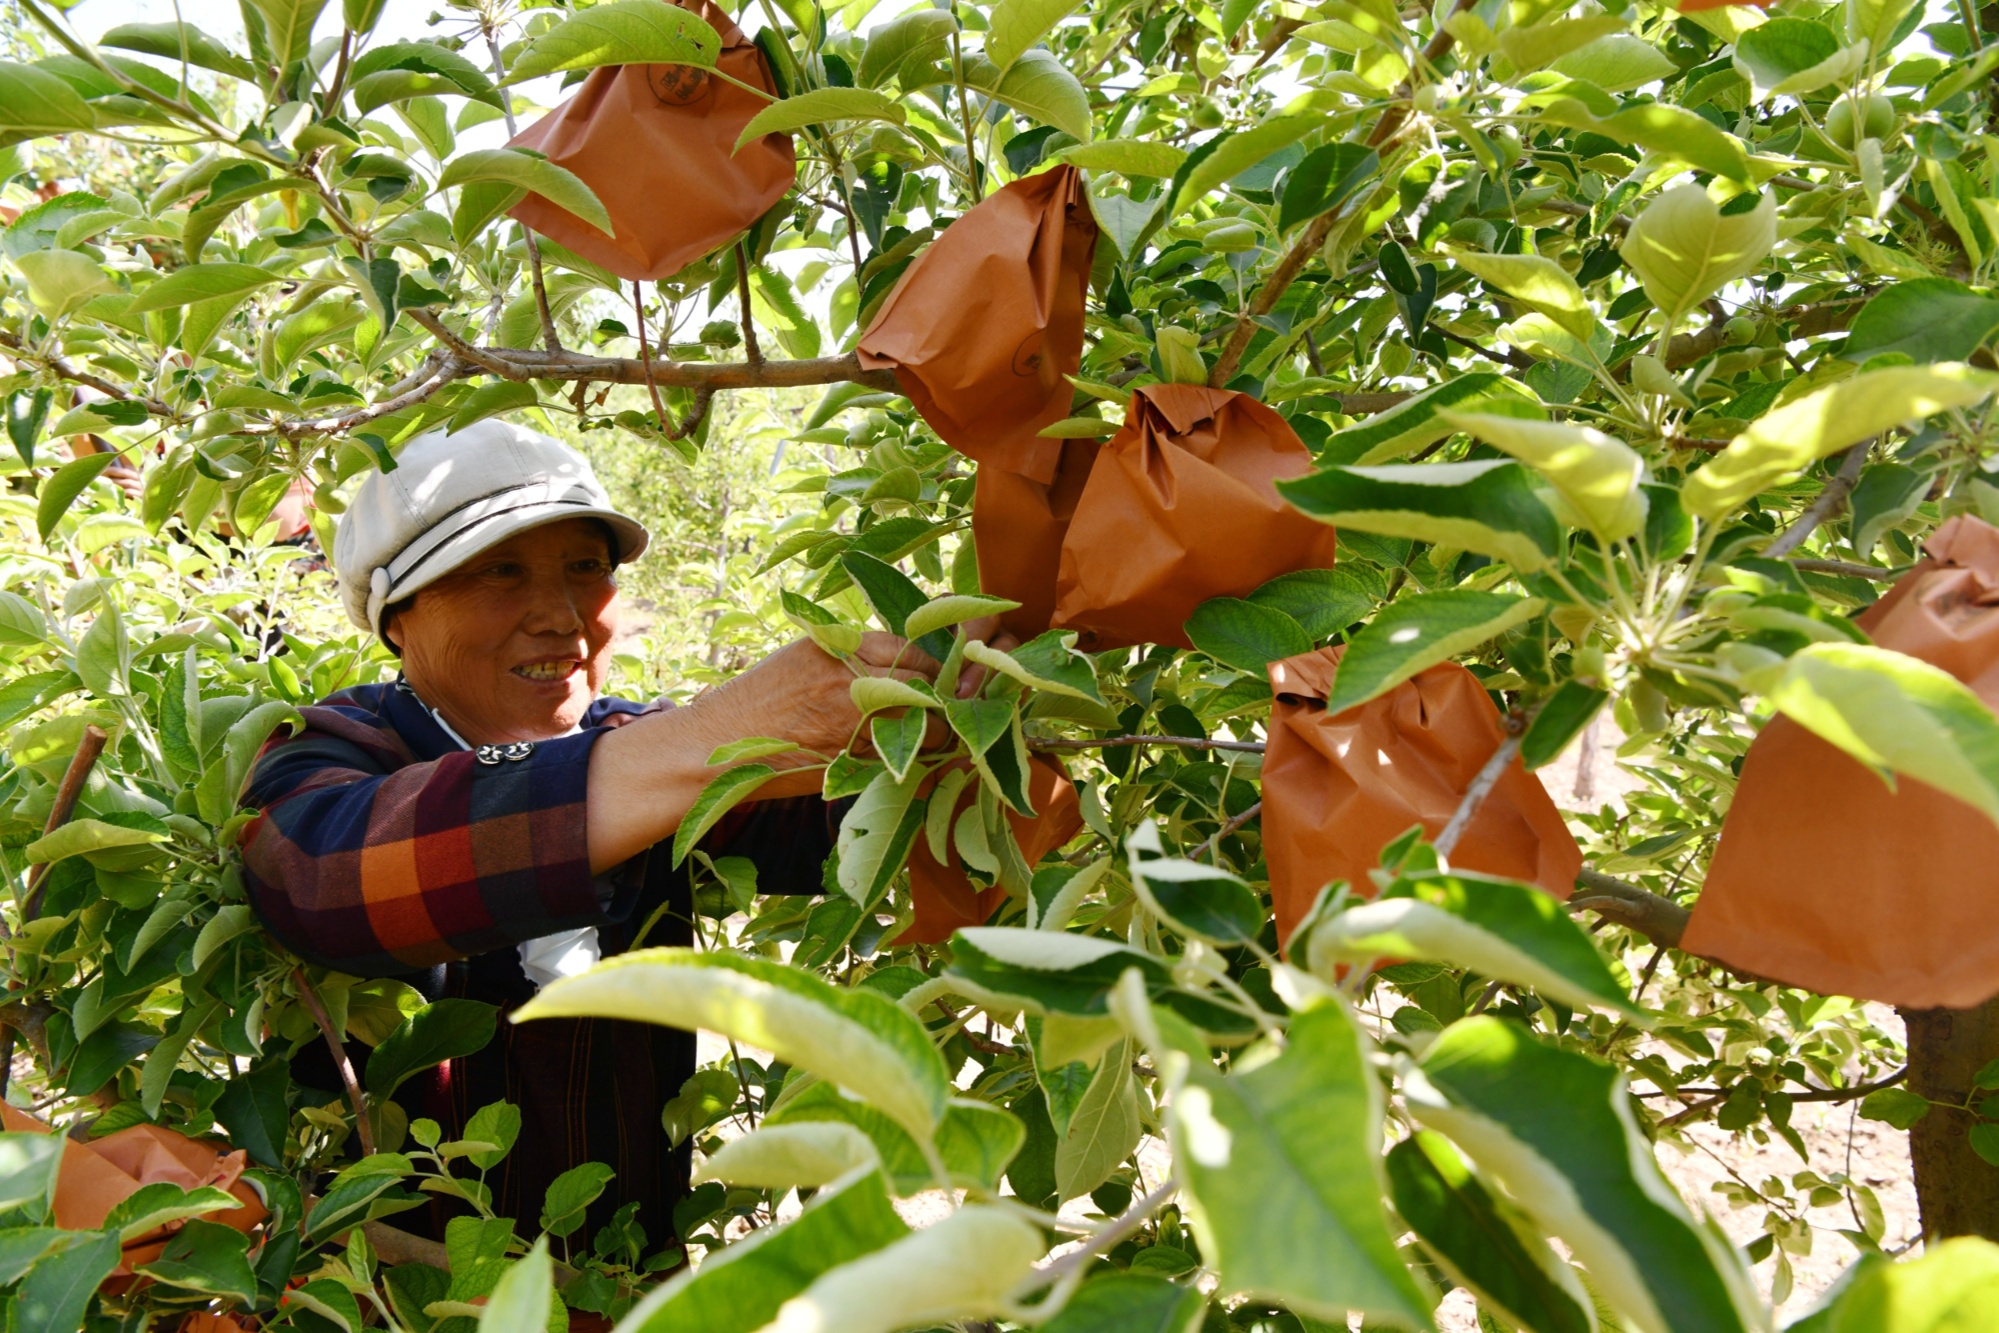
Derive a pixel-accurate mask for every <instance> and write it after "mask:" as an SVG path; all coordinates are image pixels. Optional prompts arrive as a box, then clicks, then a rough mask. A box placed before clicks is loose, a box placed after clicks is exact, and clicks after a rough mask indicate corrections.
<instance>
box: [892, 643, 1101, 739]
mask: <svg viewBox="0 0 1999 1333" xmlns="http://www.w3.org/2000/svg"><path fill="white" fill-rule="evenodd" d="M912 619H913V618H912ZM965 660H966V661H968V662H976V663H978V664H979V665H980V666H984V667H990V668H991V669H993V670H994V671H997V672H999V673H1001V674H1002V675H1005V676H1010V677H1012V678H1013V679H1014V680H1017V681H1019V682H1020V683H1021V684H1023V685H1025V686H1027V687H1028V688H1029V689H1031V690H1041V691H1043V692H1044V693H1047V694H1061V695H1066V696H1068V697H1069V698H1071V699H1087V700H1089V701H1090V702H1091V703H1098V704H1100V703H1103V702H1104V696H1103V693H1102V691H1101V690H1100V689H1099V688H1098V685H1097V669H1096V666H1095V664H1094V663H1093V662H1091V660H1090V657H1089V655H1088V654H1087V653H1080V652H1077V651H1076V635H1075V632H1074V631H1072V630H1054V629H1052V630H1048V631H1046V632H1044V633H1042V634H1039V635H1037V636H1036V637H1034V638H1033V639H1030V640H1029V641H1028V642H1026V643H1024V644H1022V645H1020V647H1018V648H1015V649H1014V650H1013V651H1012V652H1010V653H1004V652H1001V651H1000V650H999V649H997V648H992V647H988V646H987V645H986V644H984V643H982V642H980V641H979V640H977V639H973V640H972V641H971V642H969V643H967V644H966V645H965ZM981 748H983V747H981Z"/></svg>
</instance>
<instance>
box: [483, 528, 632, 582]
mask: <svg viewBox="0 0 1999 1333" xmlns="http://www.w3.org/2000/svg"><path fill="white" fill-rule="evenodd" d="M584 553H588V554H591V555H601V556H603V557H604V558H605V559H606V560H608V561H610V562H611V563H612V564H614V565H615V564H617V563H618V540H617V537H616V535H615V534H614V533H613V532H612V531H611V525H610V524H608V523H606V522H604V521H603V520H602V519H597V518H565V519H561V520H559V521H558V522H554V523H544V524H542V525H541V526H540V527H536V528H529V529H527V531H525V532H516V533H514V534H513V535H512V536H510V537H508V538H506V539H505V540H503V541H497V542H494V543H493V544H492V545H491V546H488V547H487V548H486V549H485V550H483V551H480V552H479V553H478V554H477V555H474V556H472V557H470V558H469V559H467V560H466V561H465V562H464V563H463V564H461V565H460V566H459V567H458V568H457V569H454V570H452V571H451V573H452V574H457V573H459V572H461V571H463V570H466V569H470V568H473V567H475V566H477V565H480V564H482V563H485V562H488V561H491V560H492V559H493V558H494V557H496V556H512V557H515V558H518V559H533V558H535V557H537V556H539V557H543V558H547V557H550V556H567V555H577V554H584ZM450 576H451V575H446V576H445V577H447V578H449V577H450Z"/></svg>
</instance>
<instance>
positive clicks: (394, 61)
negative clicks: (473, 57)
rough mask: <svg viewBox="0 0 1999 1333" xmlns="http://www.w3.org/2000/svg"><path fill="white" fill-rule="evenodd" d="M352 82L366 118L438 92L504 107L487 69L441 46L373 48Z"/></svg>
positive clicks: (400, 44)
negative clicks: (381, 109) (406, 100)
mask: <svg viewBox="0 0 1999 1333" xmlns="http://www.w3.org/2000/svg"><path fill="white" fill-rule="evenodd" d="M398 75H400V76H404V77H402V78H396V77H395V76H398ZM348 77H349V78H350V79H352V80H353V84H352V88H353V93H354V105H355V108H356V109H357V110H359V111H361V112H362V113H363V114H365V113H367V112H369V111H373V110H374V109H375V108H376V107H379V106H385V105H387V104H388V103H389V102H391V101H395V100H399V99H401V98H405V97H422V96H427V95H430V94H435V93H447V94H453V95H458V96H464V97H470V98H472V99H473V100H475V101H479V102H484V103H485V104H486V105H488V106H491V107H493V108H495V109H498V108H499V105H500V95H499V93H498V92H497V91H496V90H495V89H494V87H493V83H492V80H490V79H489V78H487V77H486V72H485V71H484V70H482V69H480V68H479V67H478V66H477V65H475V64H473V63H472V62H471V61H470V60H467V59H466V58H465V57H464V56H462V55H460V54H459V53H458V52H456V51H453V50H451V49H450V48H448V47H444V46H440V45H438V44H437V43H436V42H422V41H418V42H389V43H386V44H385V45H382V46H374V47H370V48H369V49H368V50H367V51H365V52H363V53H362V54H361V55H360V56H359V57H357V58H356V59H355V61H354V66H353V68H352V70H350V71H349V74H348ZM364 88H368V89H370V90H371V91H365V92H364Z"/></svg>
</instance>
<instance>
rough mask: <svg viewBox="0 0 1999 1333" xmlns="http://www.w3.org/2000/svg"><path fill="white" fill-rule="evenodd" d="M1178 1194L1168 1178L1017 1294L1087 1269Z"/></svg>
mask: <svg viewBox="0 0 1999 1333" xmlns="http://www.w3.org/2000/svg"><path fill="white" fill-rule="evenodd" d="M1179 1192H1180V1184H1179V1182H1178V1181H1176V1180H1174V1179H1173V1178H1172V1177H1171V1176H1168V1177H1167V1178H1166V1179H1165V1181H1163V1182H1162V1183H1161V1184H1160V1186H1159V1188H1158V1189H1155V1190H1153V1191H1152V1192H1151V1193H1150V1194H1147V1195H1146V1196H1145V1197H1144V1198H1142V1199H1140V1200H1139V1201H1138V1202H1137V1203H1134V1204H1133V1205H1132V1206H1131V1207H1129V1208H1127V1209H1125V1210H1124V1211H1123V1212H1122V1213H1119V1214H1118V1215H1117V1216H1116V1217H1114V1218H1112V1219H1111V1220H1110V1221H1108V1222H1106V1223H1104V1225H1103V1226H1102V1227H1101V1228H1099V1229H1098V1230H1097V1231H1095V1232H1093V1233H1092V1234H1091V1235H1090V1237H1089V1239H1087V1240H1085V1241H1084V1242H1083V1243H1082V1244H1080V1245H1078V1246H1077V1247H1076V1248H1075V1249H1073V1250H1071V1251H1069V1252H1068V1253H1067V1254H1065V1255H1063V1256H1062V1257H1061V1258H1059V1259H1057V1260H1055V1262H1053V1263H1051V1264H1049V1265H1048V1266H1047V1267H1046V1268H1037V1269H1035V1270H1034V1272H1033V1273H1031V1274H1029V1275H1028V1278H1027V1281H1026V1282H1025V1283H1024V1284H1022V1286H1021V1287H1019V1288H1018V1289H1017V1290H1016V1294H1018V1293H1019V1292H1023V1291H1038V1290H1040V1289H1041V1288H1043V1287H1046V1286H1048V1285H1049V1284H1051V1283H1057V1282H1060V1281H1061V1280H1062V1279H1063V1278H1065V1277H1068V1276H1069V1275H1070V1274H1072V1273H1075V1272H1077V1271H1078V1270H1079V1269H1082V1268H1086V1267H1088V1266H1089V1264H1090V1262H1091V1261H1092V1260H1094V1259H1095V1258H1096V1257H1097V1256H1098V1255H1100V1254H1105V1253H1108V1252H1109V1251H1111V1250H1114V1249H1116V1248H1117V1247H1118V1246H1119V1245H1121V1244H1123V1242H1124V1240H1125V1238H1126V1237H1127V1236H1129V1235H1131V1234H1132V1233H1133V1232H1134V1231H1137V1230H1138V1229H1139V1228H1140V1227H1142V1226H1144V1225H1145V1222H1146V1219H1147V1218H1149V1217H1151V1216H1152V1215H1153V1214H1154V1213H1156V1212H1158V1211H1159V1210H1160V1209H1161V1208H1164V1207H1165V1206H1166V1205H1167V1204H1168V1203H1169V1202H1171V1201H1172V1198H1173V1196H1174V1195H1176V1194H1178V1193H1179Z"/></svg>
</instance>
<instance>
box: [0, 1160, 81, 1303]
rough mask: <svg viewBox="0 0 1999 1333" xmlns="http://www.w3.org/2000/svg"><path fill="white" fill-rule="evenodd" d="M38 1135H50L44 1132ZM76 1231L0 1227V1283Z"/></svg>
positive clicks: (11, 1281)
mask: <svg viewBox="0 0 1999 1333" xmlns="http://www.w3.org/2000/svg"><path fill="white" fill-rule="evenodd" d="M36 1137H38V1138H47V1137H49V1136H48V1135H46V1134H41V1135H37V1136H36ZM73 1234H75V1233H73V1232H68V1231H60V1230H58V1229H56V1228H55V1227H7V1228H5V1229H0V1286H5V1287H12V1286H14V1285H15V1284H16V1283H18V1282H20V1280H21V1278H22V1277H23V1276H24V1275H25V1274H26V1273H27V1271H28V1270H29V1269H31V1268H33V1267H34V1266H35V1265H36V1264H37V1263H39V1262H40V1261H41V1260H42V1258H43V1257H44V1256H46V1255H47V1254H48V1253H49V1252H50V1251H51V1250H54V1249H58V1248H60V1247H61V1246H63V1245H66V1244H68V1243H69V1238H70V1237H71V1236H72V1235H73Z"/></svg>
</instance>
